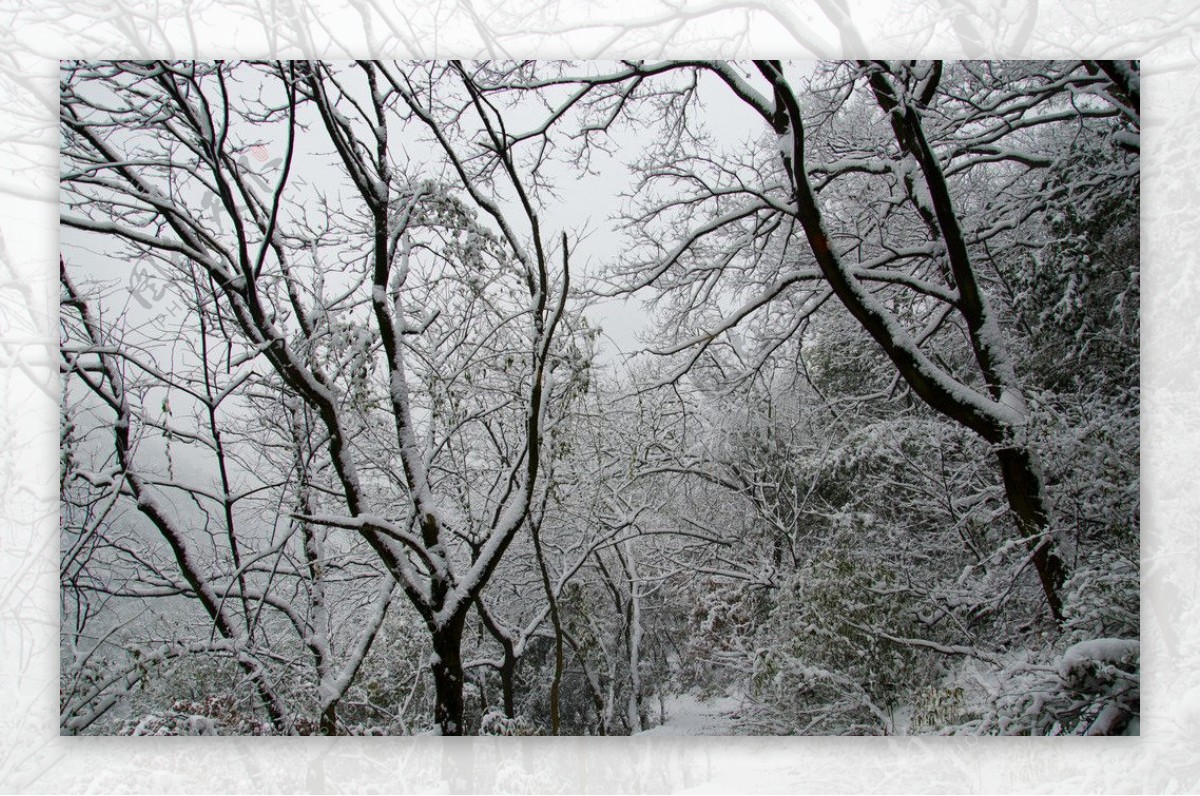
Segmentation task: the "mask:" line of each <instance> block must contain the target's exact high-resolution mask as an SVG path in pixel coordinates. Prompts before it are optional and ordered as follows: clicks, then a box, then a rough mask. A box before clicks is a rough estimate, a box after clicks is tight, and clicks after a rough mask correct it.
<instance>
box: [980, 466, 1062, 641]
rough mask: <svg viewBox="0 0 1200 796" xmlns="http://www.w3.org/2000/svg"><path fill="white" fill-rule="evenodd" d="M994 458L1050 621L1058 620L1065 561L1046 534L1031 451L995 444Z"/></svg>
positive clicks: (1047, 520) (1042, 498) (1045, 514)
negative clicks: (999, 446) (1043, 595)
mask: <svg viewBox="0 0 1200 796" xmlns="http://www.w3.org/2000/svg"><path fill="white" fill-rule="evenodd" d="M996 458H997V459H998V460H999V462H1000V473H1001V475H1002V476H1003V478H1004V492H1005V495H1006V496H1007V497H1008V505H1009V506H1010V507H1011V508H1012V512H1013V515H1014V517H1015V519H1016V522H1017V528H1018V530H1019V531H1020V533H1021V535H1022V536H1023V537H1025V538H1026V539H1028V542H1027V543H1026V544H1027V546H1028V547H1029V551H1030V553H1031V555H1032V559H1033V566H1034V568H1035V569H1036V571H1037V575H1038V580H1040V581H1041V584H1042V591H1043V592H1045V594H1046V603H1047V605H1048V606H1049V608H1050V614H1051V616H1053V617H1054V621H1056V622H1062V620H1063V612H1062V596H1061V591H1062V586H1063V583H1064V582H1065V581H1066V579H1067V578H1066V573H1067V570H1066V565H1065V564H1064V563H1063V560H1062V558H1061V557H1060V556H1059V554H1058V546H1057V544H1055V542H1054V538H1053V537H1052V536H1051V535H1050V530H1049V525H1050V514H1049V512H1048V511H1047V509H1046V496H1045V493H1044V491H1043V488H1042V479H1041V475H1040V473H1039V472H1038V467H1037V463H1036V461H1035V459H1034V456H1033V454H1032V453H1031V452H1030V451H1029V450H1027V449H1025V448H1021V447H1008V448H999V449H997V450H996Z"/></svg>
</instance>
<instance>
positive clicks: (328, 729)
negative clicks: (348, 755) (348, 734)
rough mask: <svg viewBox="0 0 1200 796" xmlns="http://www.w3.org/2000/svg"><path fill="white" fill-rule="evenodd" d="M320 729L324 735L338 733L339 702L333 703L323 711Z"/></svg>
mask: <svg viewBox="0 0 1200 796" xmlns="http://www.w3.org/2000/svg"><path fill="white" fill-rule="evenodd" d="M318 731H319V732H320V733H321V734H322V735H337V734H338V731H337V703H333V704H331V705H329V706H328V707H326V708H325V709H324V710H323V711H321V722H320V726H319V727H318Z"/></svg>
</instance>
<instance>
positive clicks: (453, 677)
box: [432, 614, 465, 735]
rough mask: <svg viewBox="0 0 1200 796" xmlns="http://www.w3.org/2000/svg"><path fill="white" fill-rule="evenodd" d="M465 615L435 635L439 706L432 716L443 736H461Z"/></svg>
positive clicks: (447, 624) (435, 670)
mask: <svg viewBox="0 0 1200 796" xmlns="http://www.w3.org/2000/svg"><path fill="white" fill-rule="evenodd" d="M464 619H465V616H464V615H461V614H460V615H459V616H456V617H455V618H453V619H451V620H450V621H449V622H448V623H446V624H445V625H443V626H441V627H438V628H435V629H434V631H433V652H434V660H433V664H432V669H433V685H434V690H435V693H436V695H437V704H436V706H435V707H434V711H433V716H434V720H435V721H436V722H437V724H438V726H439V727H440V728H441V731H442V735H462V734H463V717H464V713H465V705H464V703H463V666H462V634H463V624H464Z"/></svg>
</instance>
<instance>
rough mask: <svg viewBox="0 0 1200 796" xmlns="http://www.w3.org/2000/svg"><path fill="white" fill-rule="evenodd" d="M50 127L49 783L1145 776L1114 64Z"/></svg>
mask: <svg viewBox="0 0 1200 796" xmlns="http://www.w3.org/2000/svg"><path fill="white" fill-rule="evenodd" d="M60 90H61V110H60V130H61V156H62V159H61V200H60V202H61V225H62V256H61V260H60V264H61V278H60V287H61V361H60V366H61V367H60V370H61V379H62V405H61V412H62V422H61V447H62V456H61V473H60V486H61V568H60V572H61V588H62V605H61V638H62V646H61V694H60V707H61V729H62V732H63V733H66V734H80V733H87V734H125V735H130V734H134V735H143V734H149V735H164V734H256V735H257V734H316V733H323V734H358V735H362V734H416V733H429V732H433V733H442V734H509V735H527V734H545V735H549V734H564V735H565V734H571V735H585V734H603V735H626V734H633V733H638V732H643V731H647V730H655V731H659V732H672V731H676V732H685V731H688V730H687V729H686V728H688V727H690V728H691V730H692V731H696V726H697V725H696V724H695V723H694V722H693V723H691V724H689V723H688V722H687V721H686V720H685V719H687V716H686V715H684V714H686V713H687V712H688V711H694V710H697V709H699V710H701V711H708V712H709V714H711V715H712V716H714V717H715V718H714V719H713V721H712V722H711V723H710V724H709V725H708V726H707V727H705V728H701V729H700V730H699V731H708V732H722V733H736V734H821V735H828V734H869V735H876V734H1033V735H1047V734H1052V735H1054V734H1073V735H1083V734H1093V735H1096V734H1100V735H1104V734H1121V733H1125V734H1136V733H1137V732H1138V713H1139V705H1138V700H1139V691H1138V678H1139V654H1138V651H1139V644H1138V637H1139V620H1138V615H1139V597H1138V593H1139V588H1138V569H1139V556H1138V550H1139V526H1138V512H1139V503H1138V500H1139V464H1138V450H1139V435H1138V422H1139V415H1138V406H1139V391H1138V383H1139V360H1138V339H1139V338H1138V329H1139V300H1140V296H1139V270H1140V262H1139V234H1138V226H1139V220H1138V212H1139V191H1140V180H1139V151H1140V149H1139V147H1140V144H1139V128H1140V116H1139V114H1140V104H1139V103H1140V96H1139V93H1140V90H1139V66H1138V64H1137V63H1136V62H1121V61H1095V62H1092V61H1082V62H1080V61H1066V62H1051V61H1021V62H961V63H949V62H947V63H942V62H911V61H861V62H837V63H832V62H830V63H816V64H814V63H782V62H777V61H759V62H753V63H750V62H748V63H730V62H701V61H697V62H662V63H650V62H613V63H596V62H582V63H558V62H516V63H510V62H484V63H465V62H464V63H460V62H446V63H442V62H439V63H431V62H414V63H381V62H337V63H317V62H287V61H284V62H246V63H232V62H218V63H194V62H140V61H139V62H103V63H79V62H64V63H63V64H62V68H61V80H60ZM610 207H611V208H612V212H611V213H609V211H608V210H606V208H610ZM580 219H583V220H582V221H581V220H580ZM622 301H624V302H625V303H624V304H623V305H622ZM620 306H624V307H626V308H629V307H635V308H642V309H643V310H644V313H645V317H646V325H645V328H644V329H642V330H641V332H640V343H639V344H638V345H636V346H630V345H622V346H621V348H623V349H624V350H623V351H621V350H617V346H616V345H615V343H614V340H613V338H614V337H615V336H619V329H618V327H619V326H620V324H621V323H622V320H621V317H620V315H619V313H618V311H617V310H616V309H615V308H617V307H620ZM656 728H657V729H656ZM673 728H674V729H673Z"/></svg>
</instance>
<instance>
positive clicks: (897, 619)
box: [747, 546, 936, 734]
mask: <svg viewBox="0 0 1200 796" xmlns="http://www.w3.org/2000/svg"><path fill="white" fill-rule="evenodd" d="M899 581H900V574H899V573H898V572H897V570H896V569H895V568H894V567H892V566H889V565H887V564H886V563H885V562H882V561H879V560H878V559H870V558H865V557H863V556H861V555H857V554H856V553H855V552H854V551H853V549H851V548H849V547H848V546H838V547H835V548H833V549H831V550H830V551H828V552H827V553H824V554H822V555H819V556H818V557H816V558H814V560H813V561H812V562H811V563H810V564H809V565H807V566H805V567H804V568H802V569H801V570H799V571H798V572H796V573H795V574H794V575H792V576H791V577H790V578H788V580H787V581H785V583H784V584H783V585H782V586H781V588H780V589H779V591H778V593H777V595H776V596H777V600H778V603H777V605H776V607H775V610H774V611H773V612H772V613H771V615H770V618H769V619H768V621H767V622H765V623H764V624H763V626H762V628H761V629H760V632H759V635H758V637H757V641H758V651H757V654H756V658H755V663H754V674H753V677H752V681H751V682H752V691H751V695H752V696H753V697H754V698H755V700H756V702H757V705H756V706H755V707H754V708H753V709H750V710H748V711H747V716H748V717H749V718H748V721H749V722H750V723H751V724H753V725H758V726H759V727H761V728H763V729H765V730H766V731H770V732H776V733H787V734H884V733H890V732H893V731H894V726H895V718H894V709H895V708H897V707H899V706H900V705H901V704H902V703H903V702H905V701H906V700H907V699H908V693H909V692H910V691H912V690H913V689H916V688H919V687H921V686H923V685H925V684H926V683H928V682H929V680H930V677H931V675H933V674H935V673H936V667H932V666H930V665H929V660H928V653H927V652H924V651H922V650H919V649H918V648H916V647H914V646H912V645H909V644H904V643H898V642H896V641H893V640H891V639H889V638H887V636H889V635H890V636H892V637H893V638H907V637H911V636H913V635H917V634H918V633H919V631H918V630H917V628H916V626H915V615H914V612H913V606H911V605H908V604H907V601H906V599H905V597H904V595H903V592H902V590H900V589H897V588H896V586H897V585H898V584H899Z"/></svg>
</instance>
